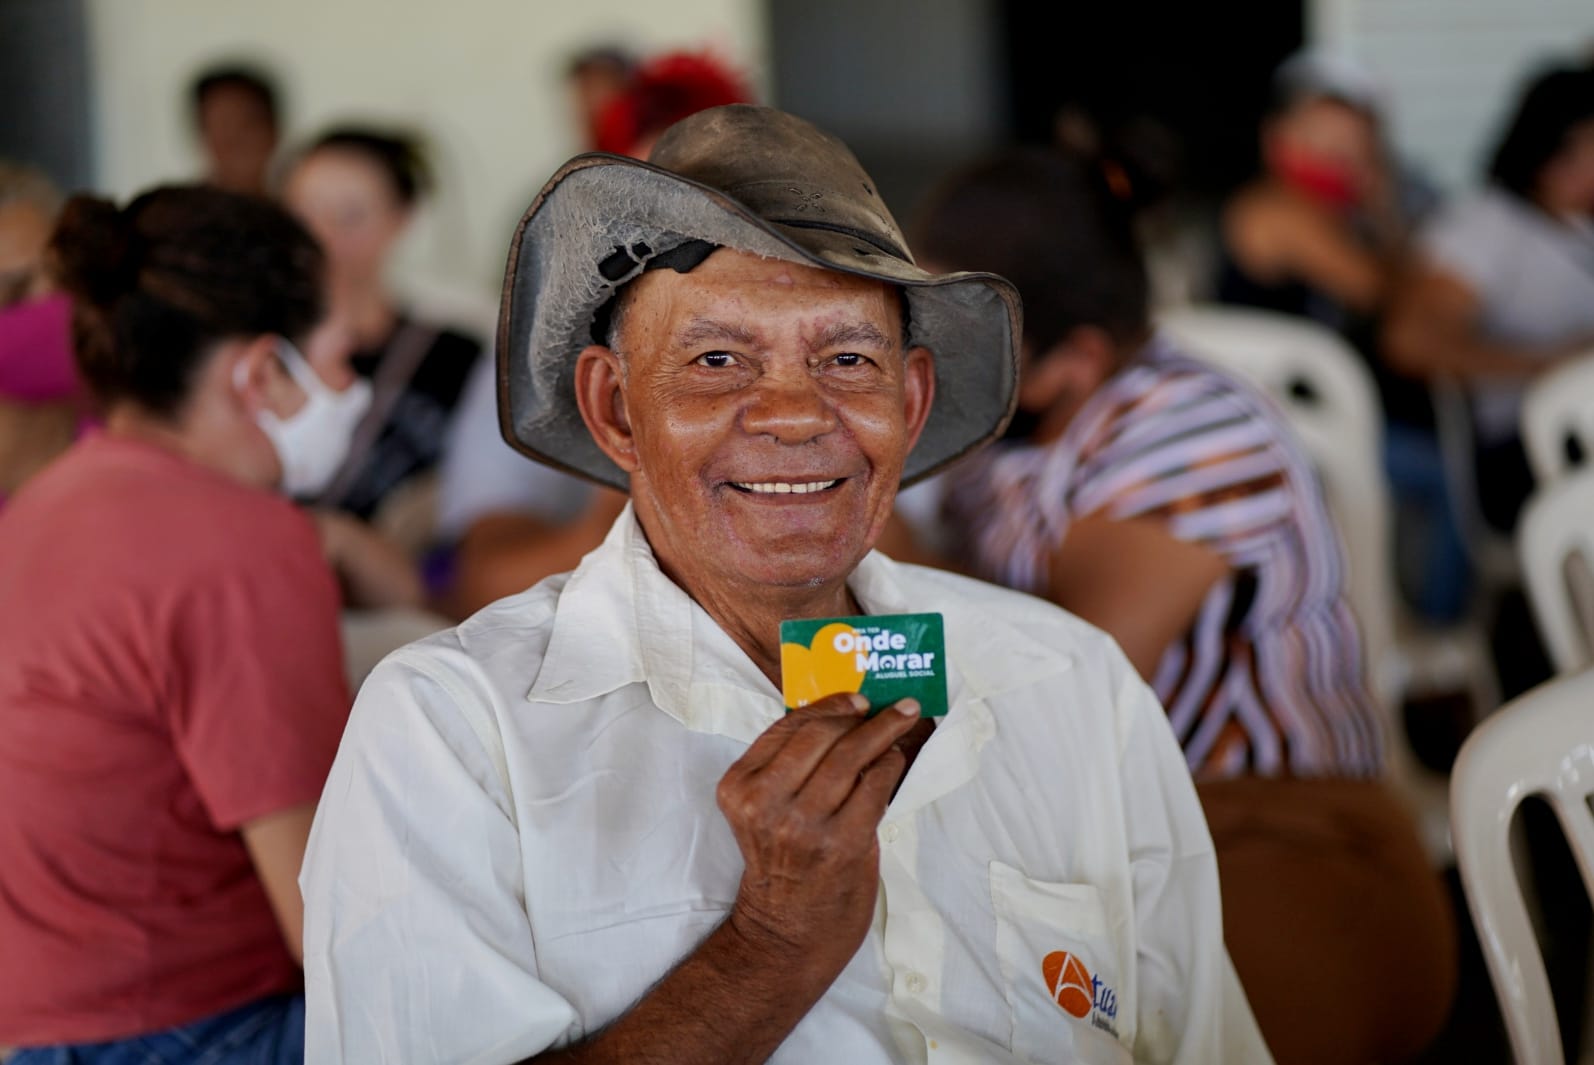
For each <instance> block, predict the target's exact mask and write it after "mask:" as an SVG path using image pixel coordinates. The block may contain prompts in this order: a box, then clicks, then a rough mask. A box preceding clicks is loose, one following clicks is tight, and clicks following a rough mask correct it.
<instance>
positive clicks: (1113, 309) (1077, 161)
mask: <svg viewBox="0 0 1594 1065" xmlns="http://www.w3.org/2000/svg"><path fill="white" fill-rule="evenodd" d="M1108 173H1109V171H1105V170H1104V169H1103V166H1102V164H1100V163H1098V162H1095V161H1089V160H1086V159H1084V158H1082V157H1080V156H1078V155H1074V154H1070V153H1065V152H1061V151H1056V150H1050V149H1042V148H1024V149H1016V150H1013V151H1009V152H1005V153H1002V154H1000V155H997V156H995V157H993V158H990V159H987V160H985V161H983V162H979V163H976V164H974V165H973V166H971V167H969V168H968V169H966V170H963V171H961V172H959V173H956V174H954V175H953V176H952V177H950V178H949V179H947V180H946V181H944V182H943V183H942V184H941V185H940V186H939V187H938V188H937V189H936V190H935V191H934V192H932V193H931V195H930V197H929V199H928V200H927V201H926V204H925V206H924V207H923V208H922V209H921V210H920V212H919V216H918V220H917V226H916V227H915V230H914V237H913V247H914V250H915V252H916V253H917V254H918V256H919V257H920V258H921V259H924V260H926V261H927V262H930V263H932V264H933V265H934V266H935V267H936V268H937V269H952V270H986V271H990V272H991V273H995V274H1000V275H1001V276H1003V277H1005V278H1007V279H1008V280H1009V281H1011V282H1013V284H1014V285H1016V286H1017V287H1018V291H1019V295H1020V296H1021V297H1022V298H1023V300H1024V336H1025V339H1026V340H1028V341H1029V342H1030V344H1031V345H1032V347H1033V348H1034V350H1035V351H1036V352H1037V353H1042V352H1045V351H1046V350H1048V349H1049V348H1051V347H1052V346H1053V345H1055V344H1057V343H1058V342H1060V341H1061V340H1063V339H1064V338H1065V337H1066V336H1067V335H1068V334H1069V333H1070V332H1071V331H1072V330H1074V329H1075V328H1077V327H1079V326H1082V325H1093V326H1098V327H1100V328H1102V329H1104V330H1106V331H1107V333H1108V334H1109V335H1110V336H1112V337H1113V339H1114V340H1118V341H1128V340H1131V339H1133V338H1135V337H1136V336H1138V335H1139V334H1140V333H1141V332H1142V331H1143V330H1144V329H1145V327H1146V321H1147V314H1146V305H1147V300H1148V283H1147V279H1146V268H1145V264H1144V263H1143V262H1142V260H1141V257H1140V249H1139V246H1138V244H1137V243H1136V240H1135V236H1134V231H1133V225H1132V215H1133V211H1134V208H1135V204H1134V203H1133V202H1132V190H1130V189H1128V188H1124V187H1120V188H1119V190H1118V192H1117V193H1115V192H1114V190H1113V187H1111V186H1110V185H1109V178H1108V176H1107V175H1108ZM1119 173H1120V175H1121V171H1120V172H1119Z"/></svg>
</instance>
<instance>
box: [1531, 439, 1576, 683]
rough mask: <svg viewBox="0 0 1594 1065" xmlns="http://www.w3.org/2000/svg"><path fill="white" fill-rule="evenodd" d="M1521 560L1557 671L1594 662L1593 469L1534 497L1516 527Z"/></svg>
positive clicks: (1569, 478) (1540, 627)
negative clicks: (1592, 641)
mask: <svg viewBox="0 0 1594 1065" xmlns="http://www.w3.org/2000/svg"><path fill="white" fill-rule="evenodd" d="M1517 557H1518V559H1519V560H1520V562H1521V565H1522V575H1523V579H1524V583H1526V585H1527V590H1528V601H1529V602H1530V603H1531V604H1532V605H1533V616H1534V618H1535V619H1536V620H1537V621H1538V623H1539V633H1540V635H1542V636H1543V637H1544V642H1545V645H1546V647H1547V648H1548V650H1549V652H1550V660H1551V661H1552V662H1554V663H1555V671H1556V672H1557V673H1570V672H1573V671H1574V670H1579V669H1582V668H1584V667H1585V666H1588V665H1590V664H1594V644H1591V642H1590V641H1591V638H1594V594H1591V593H1594V470H1585V471H1583V472H1581V473H1578V474H1576V475H1574V476H1570V477H1565V478H1562V479H1561V480H1559V481H1554V482H1551V483H1549V484H1546V485H1544V486H1543V487H1541V488H1540V489H1539V490H1538V491H1537V492H1535V493H1534V495H1533V498H1532V499H1530V500H1529V501H1528V504H1527V506H1526V507H1525V508H1523V511H1522V517H1521V519H1520V520H1519V521H1518V523H1517Z"/></svg>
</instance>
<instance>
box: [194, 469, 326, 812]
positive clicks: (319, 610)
mask: <svg viewBox="0 0 1594 1065" xmlns="http://www.w3.org/2000/svg"><path fill="white" fill-rule="evenodd" d="M272 502H273V504H275V503H276V501H275V500H273V501H272ZM270 518H276V519H278V520H276V521H272V520H270V519H269V518H268V519H266V520H264V521H262V523H261V527H260V528H257V529H256V530H255V535H254V536H253V537H252V538H251V541H250V542H249V543H248V544H246V545H244V546H245V548H246V549H244V550H240V551H238V552H235V553H234V554H233V557H232V559H231V560H230V561H229V562H227V563H226V564H224V565H220V566H218V567H217V568H215V569H213V570H212V571H211V572H210V573H208V574H207V575H206V577H205V579H203V580H200V581H197V582H195V585H196V586H195V587H194V588H192V589H191V590H189V591H187V592H186V593H185V594H184V595H183V596H182V598H181V599H179V600H178V601H177V603H176V605H175V607H174V608H173V609H174V612H175V615H176V616H175V619H174V622H173V630H174V631H173V632H172V640H173V644H174V652H175V659H174V661H175V665H174V667H173V668H174V673H175V676H174V677H173V678H172V681H173V685H174V688H175V694H176V698H174V699H173V700H172V709H171V711H170V712H171V715H172V716H171V721H170V726H171V728H172V732H173V738H174V740H175V745H176V749H177V754H178V757H179V758H180V759H181V760H182V762H183V765H184V768H185V769H186V770H187V772H188V776H189V779H190V780H191V781H192V782H193V785H194V788H195V790H196V791H197V792H198V794H199V798H200V802H201V803H202V804H203V805H204V807H205V810H206V812H207V813H208V814H209V815H210V818H211V820H212V821H213V822H214V824H215V826H216V827H217V828H218V829H221V830H224V831H225V830H232V829H236V828H238V827H239V826H241V825H243V824H245V823H247V822H249V821H251V820H254V819H255V818H257V817H261V816H264V815H266V814H270V813H275V812H277V811H279V810H284V809H287V808H289V807H291V806H297V805H300V804H302V803H306V802H314V801H315V799H316V798H317V797H318V796H319V795H320V794H321V786H322V784H323V783H324V782H325V780H326V774H327V770H328V769H329V768H331V765H332V759H333V756H334V755H335V754H336V753H337V747H338V738H339V737H340V736H341V735H342V732H343V725H344V722H345V720H346V719H347V717H348V712H349V693H348V687H347V684H346V682H345V680H344V676H343V648H342V644H341V641H340V639H339V635H338V610H339V606H338V588H337V584H336V581H335V580H334V579H333V576H332V574H331V572H330V571H329V570H328V568H327V565H326V563H325V562H324V561H323V559H322V557H321V552H320V548H319V546H318V544H317V541H316V534H315V530H314V528H313V527H312V526H311V525H310V523H309V521H308V520H306V519H305V518H304V517H303V516H301V515H300V514H298V513H296V512H294V511H291V510H288V509H286V507H285V506H284V509H283V510H281V511H280V512H274V513H273V514H271V515H270ZM217 535H224V533H221V532H218V533H217Z"/></svg>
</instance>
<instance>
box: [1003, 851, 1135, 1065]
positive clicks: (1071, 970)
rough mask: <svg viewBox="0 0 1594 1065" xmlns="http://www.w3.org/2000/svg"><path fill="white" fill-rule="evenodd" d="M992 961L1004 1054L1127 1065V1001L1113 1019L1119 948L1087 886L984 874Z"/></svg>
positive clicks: (1008, 873) (1015, 873)
mask: <svg viewBox="0 0 1594 1065" xmlns="http://www.w3.org/2000/svg"><path fill="white" fill-rule="evenodd" d="M989 873H990V889H991V903H992V906H993V908H994V910H995V914H996V956H997V961H998V962H999V964H1000V968H1001V975H1002V980H1003V983H1004V988H1003V990H1004V992H1005V993H1006V996H1007V1000H1008V1005H1009V1008H1010V1010H1011V1016H1012V1025H1013V1027H1012V1037H1011V1041H1010V1043H1009V1046H1010V1048H1011V1049H1012V1051H1013V1052H1014V1054H1015V1055H1017V1056H1018V1057H1020V1058H1023V1059H1025V1060H1028V1061H1037V1062H1061V1061H1068V1062H1079V1063H1088V1065H1128V1063H1129V1062H1130V1061H1131V1056H1130V1051H1129V1048H1130V1047H1131V1046H1133V1045H1134V1039H1135V1028H1136V1025H1135V1016H1134V1005H1133V998H1132V996H1133V995H1134V990H1133V985H1132V984H1131V986H1130V990H1129V991H1128V994H1129V995H1130V996H1131V1000H1130V1002H1129V1004H1128V1005H1126V1006H1125V1008H1124V1011H1123V1014H1122V1016H1120V1015H1119V1011H1118V1006H1119V1000H1118V995H1119V991H1120V987H1121V983H1122V981H1121V979H1120V977H1121V975H1122V973H1123V972H1124V969H1123V964H1122V960H1121V959H1122V957H1123V949H1122V944H1121V942H1120V939H1119V937H1118V936H1117V935H1115V933H1114V927H1115V926H1114V925H1112V924H1110V923H1109V921H1108V919H1107V911H1106V905H1105V903H1104V900H1103V898H1102V894H1101V892H1100V891H1099V890H1098V889H1097V888H1096V886H1095V885H1093V884H1089V883H1078V882H1062V881H1045V880H1036V879H1033V878H1031V877H1029V876H1027V875H1026V874H1025V873H1023V872H1022V871H1021V870H1019V869H1017V868H1015V867H1013V866H1010V865H1007V864H1005V863H1003V862H1000V861H993V862H991V863H990V867H989Z"/></svg>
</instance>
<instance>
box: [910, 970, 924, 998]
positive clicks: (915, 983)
mask: <svg viewBox="0 0 1594 1065" xmlns="http://www.w3.org/2000/svg"><path fill="white" fill-rule="evenodd" d="M925 986H926V985H925V981H924V977H922V976H920V975H919V974H918V973H909V974H908V994H910V995H922V994H924V988H925Z"/></svg>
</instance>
